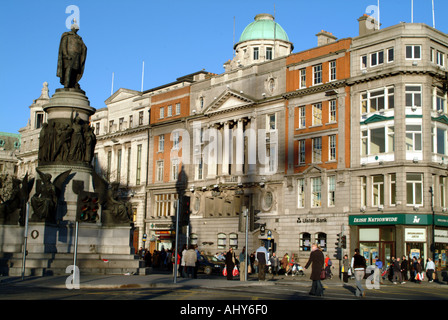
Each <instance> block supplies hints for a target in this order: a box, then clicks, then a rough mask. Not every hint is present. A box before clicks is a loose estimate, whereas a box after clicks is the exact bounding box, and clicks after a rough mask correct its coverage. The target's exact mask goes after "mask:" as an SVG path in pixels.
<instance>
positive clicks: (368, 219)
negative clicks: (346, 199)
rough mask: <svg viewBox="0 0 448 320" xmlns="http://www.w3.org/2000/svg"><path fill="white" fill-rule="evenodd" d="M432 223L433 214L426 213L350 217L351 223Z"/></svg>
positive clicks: (358, 224)
mask: <svg viewBox="0 0 448 320" xmlns="http://www.w3.org/2000/svg"><path fill="white" fill-rule="evenodd" d="M399 224H403V225H431V224H432V215H426V214H390V215H388V214H381V215H356V216H350V217H349V225H352V226H360V225H370V226H374V225H399Z"/></svg>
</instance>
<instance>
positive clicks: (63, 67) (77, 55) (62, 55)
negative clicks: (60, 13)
mask: <svg viewBox="0 0 448 320" xmlns="http://www.w3.org/2000/svg"><path fill="white" fill-rule="evenodd" d="M78 30H79V27H78V25H77V24H76V21H75V23H73V24H72V27H71V31H69V32H64V33H63V34H62V36H61V42H60V44H59V56H58V70H57V76H58V77H59V78H60V81H61V84H63V85H64V88H76V89H80V86H79V84H78V82H79V80H81V78H82V75H83V73H84V65H85V62H86V56H87V47H86V46H85V44H84V42H83V41H82V38H81V37H80V36H79V35H78V34H77V32H78Z"/></svg>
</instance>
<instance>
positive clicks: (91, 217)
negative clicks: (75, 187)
mask: <svg viewBox="0 0 448 320" xmlns="http://www.w3.org/2000/svg"><path fill="white" fill-rule="evenodd" d="M99 208H100V206H99V199H98V194H97V193H95V192H86V191H81V192H80V193H79V195H78V204H77V210H76V221H78V222H91V223H95V222H96V221H97V220H98V218H99V216H98V211H99Z"/></svg>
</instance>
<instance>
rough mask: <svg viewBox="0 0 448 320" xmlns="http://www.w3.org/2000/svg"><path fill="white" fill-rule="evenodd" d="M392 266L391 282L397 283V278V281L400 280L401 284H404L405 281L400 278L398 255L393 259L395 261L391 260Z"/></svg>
mask: <svg viewBox="0 0 448 320" xmlns="http://www.w3.org/2000/svg"><path fill="white" fill-rule="evenodd" d="M392 268H393V270H394V276H393V283H394V284H397V280H398V282H400V283H401V284H405V283H406V282H404V281H403V279H402V273H401V262H400V257H397V258H396V259H395V261H394V262H393V266H392Z"/></svg>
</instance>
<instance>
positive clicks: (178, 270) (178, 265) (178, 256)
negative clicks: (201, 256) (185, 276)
mask: <svg viewBox="0 0 448 320" xmlns="http://www.w3.org/2000/svg"><path fill="white" fill-rule="evenodd" d="M173 256H174V254H173ZM181 259H182V258H181V256H180V253H179V252H177V264H176V268H173V274H174V270H176V271H175V272H177V277H180V271H181V268H180V261H181ZM173 265H174V264H173Z"/></svg>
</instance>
